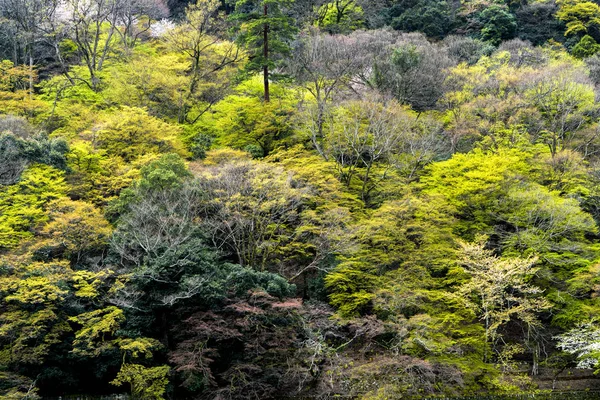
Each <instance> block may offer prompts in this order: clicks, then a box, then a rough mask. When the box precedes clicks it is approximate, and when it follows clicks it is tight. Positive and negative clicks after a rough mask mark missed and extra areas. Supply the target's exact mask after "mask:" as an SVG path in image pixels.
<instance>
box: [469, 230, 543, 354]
mask: <svg viewBox="0 0 600 400" xmlns="http://www.w3.org/2000/svg"><path fill="white" fill-rule="evenodd" d="M461 248H462V253H463V258H462V261H461V265H462V266H463V268H464V269H465V271H466V272H467V273H468V274H469V275H470V278H471V279H470V280H469V281H468V282H467V283H465V284H464V285H463V286H462V288H461V289H460V290H461V292H462V293H464V294H465V295H466V296H469V297H470V299H471V301H472V302H473V306H474V307H475V308H476V310H477V314H478V316H479V318H480V319H481V320H482V321H483V323H484V327H485V338H486V342H487V343H489V344H490V345H491V346H492V349H493V350H494V351H496V352H497V353H498V355H499V349H498V347H497V346H498V344H499V343H500V341H501V338H502V333H501V332H502V331H501V328H502V327H504V326H505V325H506V324H508V323H510V322H511V321H519V322H520V323H522V324H523V327H524V332H523V333H524V338H525V339H526V340H531V339H534V340H535V338H536V336H537V330H538V329H540V328H541V327H542V325H541V322H540V321H539V320H538V318H537V315H538V314H539V313H540V312H542V311H544V310H546V309H548V308H550V303H549V302H548V301H547V300H546V299H544V298H543V297H541V294H542V290H541V289H539V288H537V287H535V286H534V285H532V284H530V283H528V279H529V278H530V277H531V276H533V275H534V274H535V273H536V271H537V268H535V267H534V266H535V264H536V262H537V259H536V258H529V259H520V258H513V259H501V258H498V257H497V256H495V255H494V254H493V252H492V251H491V250H487V249H485V238H484V237H480V238H478V239H477V241H476V242H474V243H464V242H462V243H461ZM490 359H491V356H490V354H488V353H487V352H486V353H484V361H488V360H490ZM535 361H536V360H534V362H535Z"/></svg>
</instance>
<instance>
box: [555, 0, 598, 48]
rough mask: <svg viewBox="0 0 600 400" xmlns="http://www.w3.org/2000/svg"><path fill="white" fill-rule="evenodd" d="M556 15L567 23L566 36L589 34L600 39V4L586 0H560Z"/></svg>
mask: <svg viewBox="0 0 600 400" xmlns="http://www.w3.org/2000/svg"><path fill="white" fill-rule="evenodd" d="M557 3H558V4H559V9H558V11H557V12H556V17H557V18H558V19H559V20H560V21H562V22H564V23H566V24H567V29H566V31H565V36H571V35H576V36H583V35H586V34H589V35H590V36H592V37H593V38H594V39H595V40H599V39H600V36H599V35H600V31H599V29H600V6H598V4H596V3H594V2H591V1H585V0H560V1H558V2H557Z"/></svg>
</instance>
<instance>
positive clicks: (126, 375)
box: [111, 364, 171, 400]
mask: <svg viewBox="0 0 600 400" xmlns="http://www.w3.org/2000/svg"><path fill="white" fill-rule="evenodd" d="M170 370H171V368H169V367H168V366H167V365H163V366H159V367H145V366H143V365H140V364H123V366H122V368H121V370H120V371H119V374H118V375H117V377H116V378H115V379H114V380H113V381H112V382H111V384H113V385H115V386H122V385H124V384H126V383H127V384H129V386H130V391H131V395H132V397H133V398H134V399H144V400H145V399H152V400H163V399H164V397H163V395H164V394H165V391H166V389H167V385H168V384H169V380H168V378H167V375H168V374H169V372H170Z"/></svg>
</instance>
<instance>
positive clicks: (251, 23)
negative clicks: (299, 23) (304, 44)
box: [232, 0, 296, 102]
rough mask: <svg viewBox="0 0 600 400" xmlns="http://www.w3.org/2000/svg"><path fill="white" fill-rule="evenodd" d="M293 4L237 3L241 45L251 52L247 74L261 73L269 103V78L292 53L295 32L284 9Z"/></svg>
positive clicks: (282, 0) (271, 0)
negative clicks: (278, 59)
mask: <svg viewBox="0 0 600 400" xmlns="http://www.w3.org/2000/svg"><path fill="white" fill-rule="evenodd" d="M292 2H293V0H238V1H237V2H236V6H235V12H234V13H233V15H232V18H233V19H234V20H236V21H239V23H240V25H239V27H238V29H239V36H238V41H239V43H240V44H242V45H243V46H245V47H246V49H247V50H248V52H249V56H250V57H249V58H250V60H249V63H248V65H247V66H246V70H247V71H248V72H259V71H262V73H263V78H264V93H265V94H264V96H265V97H264V98H265V102H269V100H270V94H269V78H270V75H271V71H272V70H273V69H274V68H275V67H276V66H277V58H278V57H280V56H282V55H285V54H287V53H288V52H289V50H290V46H289V43H290V42H291V40H292V39H293V36H294V33H295V31H296V28H295V27H294V25H293V24H292V18H291V17H290V16H288V15H286V14H285V7H286V6H288V5H290V4H291V3H292Z"/></svg>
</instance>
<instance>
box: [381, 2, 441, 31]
mask: <svg viewBox="0 0 600 400" xmlns="http://www.w3.org/2000/svg"><path fill="white" fill-rule="evenodd" d="M389 14H390V17H391V18H392V23H391V25H392V27H393V28H394V29H397V30H401V31H405V32H423V33H424V34H425V35H427V36H428V37H432V38H443V37H444V36H446V34H447V33H448V32H449V31H450V29H451V27H452V22H453V18H452V10H451V7H450V5H449V4H448V2H447V1H418V2H416V4H415V5H413V6H412V7H411V8H409V9H405V8H404V7H402V6H401V5H400V4H398V5H396V6H395V7H392V9H391V10H390V12H389Z"/></svg>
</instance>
